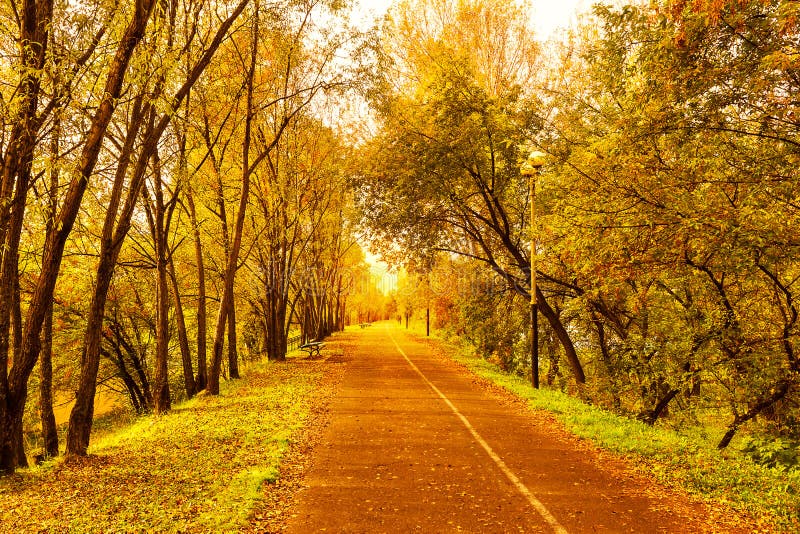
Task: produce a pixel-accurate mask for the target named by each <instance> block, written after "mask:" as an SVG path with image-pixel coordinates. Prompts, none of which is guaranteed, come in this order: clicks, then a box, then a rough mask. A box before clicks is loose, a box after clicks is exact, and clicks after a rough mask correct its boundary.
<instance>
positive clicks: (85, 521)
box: [0, 361, 322, 532]
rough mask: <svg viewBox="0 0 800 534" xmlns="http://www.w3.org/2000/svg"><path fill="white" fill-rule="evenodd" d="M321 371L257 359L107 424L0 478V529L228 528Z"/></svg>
mask: <svg viewBox="0 0 800 534" xmlns="http://www.w3.org/2000/svg"><path fill="white" fill-rule="evenodd" d="M321 380H322V367H321V364H320V363H318V362H306V361H303V362H296V363H291V364H288V365H287V364H264V365H260V366H258V367H254V368H251V369H249V370H248V373H247V376H246V377H245V378H244V379H242V380H238V381H235V382H227V383H225V384H224V385H223V391H222V394H221V395H220V396H218V397H208V396H206V397H200V398H195V399H192V400H190V401H188V402H186V403H183V404H181V405H179V406H177V407H176V408H175V409H174V410H173V411H172V412H170V413H169V414H167V415H164V416H161V417H154V416H148V417H143V418H140V419H139V420H138V421H136V422H135V423H134V424H133V425H132V426H128V427H126V428H124V429H121V430H119V431H116V432H112V433H110V434H109V435H107V436H106V437H104V438H102V439H100V440H99V441H97V443H95V444H94V445H93V446H92V448H91V449H90V454H91V456H90V457H89V458H87V459H85V460H81V461H80V462H76V463H70V464H64V463H62V462H61V461H58V462H57V463H55V464H53V465H49V466H44V467H42V468H34V469H31V470H27V471H21V472H20V474H18V475H15V476H14V477H10V478H6V479H0V532H29V531H34V532H35V531H54V532H61V531H71V532H89V531H91V532H101V531H102V532H109V531H125V532H129V531H140V530H141V531H159V532H178V531H180V532H208V531H214V532H217V531H230V530H236V529H237V528H238V526H239V525H241V524H242V523H243V522H244V521H245V520H246V518H247V516H248V514H249V513H250V511H251V510H252V508H253V506H254V504H255V502H256V501H257V500H258V499H259V498H260V495H261V492H260V487H261V484H262V483H263V482H264V481H272V480H274V479H275V478H276V477H277V475H278V465H279V462H280V459H281V455H282V454H283V453H284V452H285V450H286V449H287V447H288V444H289V438H290V436H291V435H292V433H293V432H294V431H295V430H297V429H298V428H299V427H301V426H302V424H303V422H304V421H305V420H306V418H307V417H308V414H309V412H310V410H311V408H312V403H313V397H314V391H315V390H317V389H318V386H319V384H320V382H321Z"/></svg>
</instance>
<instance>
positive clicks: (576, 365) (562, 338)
mask: <svg viewBox="0 0 800 534" xmlns="http://www.w3.org/2000/svg"><path fill="white" fill-rule="evenodd" d="M536 299H537V303H538V304H539V306H538V307H539V311H540V312H542V315H544V317H545V319H547V321H548V322H549V323H550V327H551V328H552V329H553V331H554V332H555V333H556V337H558V340H559V342H561V346H562V347H564V353H565V354H566V356H567V363H568V364H569V366H570V369H572V376H573V377H574V378H575V381H576V382H578V383H579V384H584V383H586V375H584V373H583V366H582V365H581V361H580V359H579V358H578V353H577V352H576V351H575V345H574V344H573V343H572V339H571V338H570V337H569V332H567V329H566V328H564V325H563V323H562V322H561V319H560V318H559V317H558V314H557V313H556V312H555V311H554V310H553V308H551V307H550V304H549V303H548V302H547V301H546V300H545V298H544V294H543V293H542V291H541V290H540V289H539V288H538V287H537V288H536Z"/></svg>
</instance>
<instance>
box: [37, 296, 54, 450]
mask: <svg viewBox="0 0 800 534" xmlns="http://www.w3.org/2000/svg"><path fill="white" fill-rule="evenodd" d="M39 417H40V419H41V422H42V441H43V442H44V455H45V457H55V456H58V429H57V427H56V416H55V413H53V305H52V303H51V304H50V308H49V309H48V310H47V316H46V317H45V320H44V327H43V329H42V361H41V362H40V363H39Z"/></svg>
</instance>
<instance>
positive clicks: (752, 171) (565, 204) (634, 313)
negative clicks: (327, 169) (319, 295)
mask: <svg viewBox="0 0 800 534" xmlns="http://www.w3.org/2000/svg"><path fill="white" fill-rule="evenodd" d="M796 4H797V3H796V2H779V1H770V0H735V1H734V0H731V1H725V2H706V1H702V0H681V1H679V0H671V1H661V2H646V3H644V2H643V3H641V4H637V3H631V5H624V6H621V7H608V6H603V5H597V6H595V8H594V10H593V13H592V14H591V15H590V16H588V18H586V19H585V20H584V23H583V24H582V25H581V26H580V27H579V28H578V29H576V30H575V31H574V32H573V33H570V34H569V36H566V37H565V38H564V39H563V40H562V41H561V42H560V43H558V44H557V45H554V46H552V47H550V48H547V49H543V48H539V47H538V46H537V45H536V44H535V43H533V42H532V41H531V37H530V32H529V31H528V28H527V13H526V9H525V8H524V6H522V5H520V4H518V3H517V2H512V1H507V2H492V3H489V2H483V1H481V0H472V1H468V2H455V1H453V2H448V1H433V0H415V1H411V0H409V1H406V2H401V3H400V4H399V5H398V6H397V8H396V9H395V10H394V11H393V12H392V16H391V17H390V18H389V19H388V21H387V23H386V28H385V37H384V40H383V42H382V45H381V59H382V61H383V62H384V65H383V72H384V73H385V74H384V75H383V76H382V78H381V82H380V83H379V84H378V85H377V86H376V88H375V92H374V95H373V100H372V101H373V104H374V107H375V109H376V111H377V112H378V114H379V116H380V119H381V129H380V133H379V135H378V136H376V137H375V139H374V140H373V141H371V142H370V143H369V144H368V145H367V146H366V147H365V148H364V154H365V157H366V161H367V162H371V165H370V166H369V167H368V168H367V171H366V172H364V173H363V181H362V184H361V201H362V202H361V203H362V208H363V213H364V218H365V221H366V222H367V223H368V224H369V225H370V226H371V228H372V231H373V234H374V235H375V236H376V238H378V239H380V240H382V241H383V242H384V243H387V244H388V243H393V244H394V245H392V246H397V245H398V244H399V245H400V246H401V247H402V248H403V249H404V250H406V251H415V252H416V256H417V260H416V264H417V265H424V266H425V267H424V268H422V269H419V270H420V272H422V273H423V274H426V275H427V276H429V277H432V282H431V287H440V288H443V287H447V286H446V285H445V284H443V283H442V282H441V280H447V279H448V278H447V277H448V276H449V277H452V276H453V272H458V273H462V274H465V273H473V274H472V275H471V280H473V281H475V280H478V281H481V282H477V283H471V284H469V289H470V291H468V292H466V293H463V292H462V293H460V294H457V295H452V294H451V293H452V292H447V291H439V292H434V297H436V299H438V303H437V304H436V306H438V308H439V309H440V310H441V312H442V313H444V314H445V315H444V316H443V317H446V319H443V318H440V321H443V320H444V321H446V322H450V324H453V325H455V326H456V328H458V329H460V330H461V331H463V332H465V333H467V335H470V336H471V337H473V338H474V340H475V341H476V344H477V345H478V346H479V348H482V349H483V350H484V351H485V355H486V356H490V355H491V356H494V357H495V358H497V359H498V361H500V362H502V363H503V364H504V365H506V366H507V367H509V368H511V369H521V368H523V367H524V365H526V364H527V366H528V369H529V368H530V367H529V366H530V364H529V363H528V362H526V359H527V358H526V357H525V355H526V354H528V352H529V346H530V345H529V343H530V341H529V340H528V339H527V338H526V331H527V325H526V319H525V312H526V308H525V307H526V305H527V300H528V298H529V295H528V288H529V280H530V265H531V261H530V257H529V253H528V246H529V243H530V241H529V240H530V239H531V237H532V236H535V239H536V243H537V263H536V268H537V278H538V281H539V284H538V286H539V287H537V294H536V299H537V301H538V305H539V310H540V312H541V313H542V315H543V317H544V319H545V324H546V327H547V331H546V335H543V336H542V338H541V340H542V343H544V344H545V354H548V355H549V356H548V357H547V358H545V363H546V365H547V368H548V370H549V374H548V376H549V380H550V382H557V378H558V376H559V375H560V374H561V373H562V369H563V368H569V376H570V377H571V384H573V385H571V386H569V387H570V388H573V389H575V390H576V391H578V392H579V393H580V394H581V395H584V396H586V397H587V398H590V399H592V400H594V401H595V402H600V403H603V404H605V405H607V406H609V407H613V408H614V409H617V410H618V411H620V412H624V413H630V414H634V415H636V416H638V417H639V418H641V419H642V420H644V421H646V422H649V423H654V422H655V421H657V420H658V419H659V418H661V417H663V416H664V415H665V414H667V413H669V409H670V408H673V412H675V411H680V412H681V414H682V415H686V416H690V415H692V414H696V413H697V412H698V411H700V410H708V409H712V410H714V411H715V412H716V413H720V414H722V415H723V416H724V417H725V418H726V424H727V431H726V432H725V433H724V435H723V436H722V438H721V439H720V442H719V446H720V447H725V446H727V445H728V444H729V443H730V440H731V439H732V438H733V436H734V435H735V433H736V432H737V430H738V429H739V428H740V427H741V426H742V425H744V424H745V423H748V422H751V421H754V420H756V419H757V418H759V419H760V420H761V422H762V423H763V425H764V426H765V427H766V428H767V429H768V430H770V431H773V432H778V433H788V434H792V433H796V431H797V428H798V426H797V424H796V422H797V417H798V414H799V413H800V410H798V408H799V407H798V386H800V363H799V362H800V360H798V355H797V349H798V341H800V338H798V334H799V333H800V332H799V331H798V309H797V302H796V298H795V295H797V284H796V282H797V280H798V276H800V249H798V245H800V243H798V240H797V232H796V228H797V223H798V222H799V221H798V217H799V216H800V206H799V205H798V198H800V189H799V187H800V180H798V177H797V161H798V155H799V154H800V152H798V149H799V148H800V143H799V142H798V126H800V122H798V102H797V98H796V95H797V94H798V89H800V87H798V83H800V78H798V72H799V71H798V63H797V62H798V55H797V48H796V43H797V38H798V30H800V28H798V25H797V24H798V20H800V18H798V15H800V12H799V11H798V10H799V9H800V6H797V5H796ZM532 149H537V150H541V151H544V152H546V153H547V154H549V155H550V163H549V164H548V165H546V166H545V167H544V168H543V169H542V172H541V175H540V176H539V177H538V179H537V190H536V193H537V194H536V199H535V201H536V203H537V211H538V213H539V214H540V216H539V217H538V218H537V221H536V227H535V228H533V229H531V227H530V219H529V211H530V209H529V203H530V202H531V200H532V199H531V198H530V194H529V189H528V182H527V180H526V179H523V177H522V176H520V173H519V164H520V162H521V161H522V160H523V159H524V158H525V156H526V154H527V152H528V151H530V150H532ZM388 199H391V202H390V201H389V200H388ZM457 258H460V259H457ZM562 362H563V363H562ZM678 408H680V410H677V409H678Z"/></svg>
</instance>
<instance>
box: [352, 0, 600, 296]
mask: <svg viewBox="0 0 800 534" xmlns="http://www.w3.org/2000/svg"><path fill="white" fill-rule="evenodd" d="M529 1H530V2H531V4H532V6H533V13H532V15H531V17H532V19H533V21H534V27H535V29H536V33H537V34H538V39H539V40H540V41H546V40H548V39H549V38H550V37H551V36H552V35H553V33H554V32H556V30H558V29H561V28H569V27H570V26H571V25H572V24H573V23H574V22H575V20H576V13H577V12H579V11H586V10H587V9H588V8H589V7H591V5H592V4H593V3H594V2H596V1H597V0H529ZM392 3H393V0H356V6H355V7H354V11H355V13H356V14H355V16H354V19H353V20H354V22H355V21H357V22H360V23H361V24H363V25H364V26H365V27H366V26H370V25H372V22H373V21H375V20H376V19H379V18H380V17H382V16H383V15H384V14H385V13H386V10H387V9H388V8H389V6H390V5H391V4H392ZM362 248H364V252H365V254H366V260H367V262H369V263H370V264H372V266H373V272H374V273H375V274H376V275H377V276H379V277H382V278H383V282H382V283H383V284H387V285H388V289H389V290H391V289H394V284H395V283H396V280H395V279H392V280H391V281H388V282H387V277H389V276H390V275H387V274H386V265H385V264H383V262H380V261H379V259H378V258H377V257H375V256H374V255H373V254H372V253H370V252H369V250H367V249H366V247H362ZM383 289H384V292H386V290H387V287H384V288H383Z"/></svg>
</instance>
